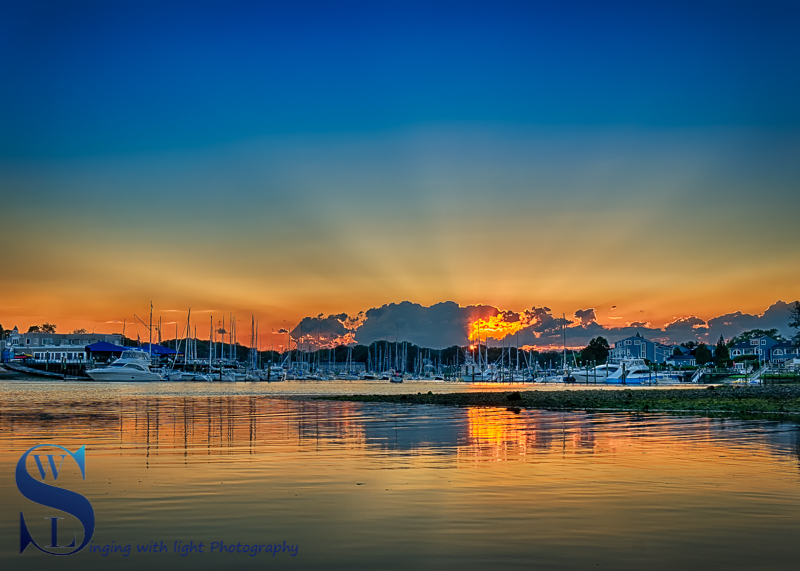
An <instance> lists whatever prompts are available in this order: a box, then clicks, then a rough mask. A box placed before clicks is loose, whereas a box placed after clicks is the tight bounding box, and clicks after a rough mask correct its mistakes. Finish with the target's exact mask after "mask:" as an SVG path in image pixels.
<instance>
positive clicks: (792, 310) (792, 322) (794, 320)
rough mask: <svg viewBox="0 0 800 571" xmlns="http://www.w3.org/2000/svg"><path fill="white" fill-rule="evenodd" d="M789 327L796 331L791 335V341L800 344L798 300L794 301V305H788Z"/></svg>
mask: <svg viewBox="0 0 800 571" xmlns="http://www.w3.org/2000/svg"><path fill="white" fill-rule="evenodd" d="M789 327H791V328H792V329H794V330H795V331H796V333H795V334H794V335H793V336H792V342H793V343H794V344H795V345H800V301H795V302H794V305H792V306H791V307H789Z"/></svg>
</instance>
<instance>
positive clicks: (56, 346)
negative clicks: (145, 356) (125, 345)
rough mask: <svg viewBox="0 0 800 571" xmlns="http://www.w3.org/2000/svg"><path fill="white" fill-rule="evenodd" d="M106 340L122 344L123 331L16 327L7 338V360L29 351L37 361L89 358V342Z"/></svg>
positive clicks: (66, 360)
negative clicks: (51, 330) (30, 330)
mask: <svg viewBox="0 0 800 571" xmlns="http://www.w3.org/2000/svg"><path fill="white" fill-rule="evenodd" d="M100 341H105V342H106V343H112V344H114V345H122V335H120V334H118V333H115V334H105V333H20V332H19V329H17V328H16V327H14V329H13V330H12V331H11V334H10V335H9V336H8V339H7V340H6V352H5V353H4V357H3V358H4V360H10V359H13V358H14V357H18V356H22V355H30V357H31V358H32V359H33V360H34V361H38V362H43V363H46V362H60V363H63V362H66V363H82V362H86V360H87V354H86V346H87V345H91V344H93V343H98V342H100Z"/></svg>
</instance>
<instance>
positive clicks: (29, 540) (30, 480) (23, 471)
mask: <svg viewBox="0 0 800 571" xmlns="http://www.w3.org/2000/svg"><path fill="white" fill-rule="evenodd" d="M37 448H58V449H60V450H63V451H64V452H66V453H67V454H69V455H70V457H71V458H72V459H73V460H75V462H76V463H77V464H78V467H79V468H80V469H81V475H82V476H83V479H84V480H86V446H81V447H80V448H79V449H78V450H77V451H76V452H74V453H73V452H70V451H69V450H67V449H66V448H64V447H63V446H57V445H55V444H39V445H38V446H34V447H33V448H31V449H29V450H28V451H27V452H25V454H23V455H22V457H21V458H20V459H19V462H17V470H16V474H15V475H16V480H17V488H18V489H19V491H20V493H21V494H22V495H23V496H25V497H26V498H27V499H29V500H31V501H32V502H36V503H37V504H41V505H43V506H46V507H49V508H53V509H56V510H61V511H63V512H66V513H68V514H69V515H71V516H74V517H76V518H77V519H78V521H80V522H81V525H82V526H83V542H82V543H81V544H80V545H79V546H78V547H75V539H73V540H72V543H71V544H69V545H59V544H58V520H59V519H62V518H60V517H50V518H46V519H49V520H50V522H51V544H50V545H48V546H46V547H75V549H73V550H72V551H69V552H67V553H54V552H52V551H48V550H47V549H45V548H43V547H42V546H40V545H39V544H37V543H36V542H35V541H34V540H33V537H31V534H30V532H29V531H28V526H27V525H26V524H25V516H23V515H22V512H19V526H20V530H19V534H20V545H19V552H20V553H22V552H23V551H25V548H26V547H28V545H30V544H33V545H34V547H36V549H38V550H39V551H42V552H43V553H48V554H50V555H72V554H73V553H77V552H78V551H80V550H81V549H83V548H84V547H86V546H87V545H88V544H89V541H91V539H92V536H93V535H94V509H93V508H92V504H91V502H89V500H87V499H86V498H85V497H84V496H82V495H81V494H78V493H77V492H73V491H71V490H67V489H65V488H59V487H57V486H51V485H50V484H45V483H44V480H45V477H46V476H47V469H46V466H47V465H48V464H49V466H50V469H51V471H52V473H53V480H56V479H58V474H59V470H60V469H61V467H62V466H63V464H64V459H65V458H66V455H59V456H60V458H61V464H60V465H59V466H58V467H57V466H56V460H55V458H54V455H47V463H46V464H43V463H42V461H41V455H37V454H34V456H33V458H34V460H35V461H36V466H37V468H38V469H39V474H40V475H41V476H42V481H41V482H40V481H39V480H37V479H36V478H34V477H33V476H31V475H30V474H29V473H28V467H27V460H28V456H29V455H30V453H31V452H33V451H34V450H36V449H37Z"/></svg>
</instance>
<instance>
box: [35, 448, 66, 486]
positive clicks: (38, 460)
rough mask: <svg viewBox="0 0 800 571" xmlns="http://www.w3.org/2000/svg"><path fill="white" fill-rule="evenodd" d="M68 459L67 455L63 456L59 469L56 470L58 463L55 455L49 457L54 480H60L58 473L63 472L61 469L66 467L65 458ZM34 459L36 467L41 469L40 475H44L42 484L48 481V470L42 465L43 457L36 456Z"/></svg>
mask: <svg viewBox="0 0 800 571" xmlns="http://www.w3.org/2000/svg"><path fill="white" fill-rule="evenodd" d="M66 457H67V456H66V455H61V464H59V465H58V468H56V461H55V459H54V458H53V454H48V455H47V459H48V460H49V462H50V470H52V472H53V479H54V480H58V473H59V472H61V467H62V466H64V458H66ZM33 459H34V460H36V465H37V466H38V467H39V474H41V475H42V482H44V481H45V480H46V479H47V469H46V468H45V467H44V466H43V465H42V460H41V455H39V454H34V455H33Z"/></svg>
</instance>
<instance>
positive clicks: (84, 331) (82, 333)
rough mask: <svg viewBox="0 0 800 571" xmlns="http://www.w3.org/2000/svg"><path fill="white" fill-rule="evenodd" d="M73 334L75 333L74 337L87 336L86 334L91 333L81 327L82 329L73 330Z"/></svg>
mask: <svg viewBox="0 0 800 571" xmlns="http://www.w3.org/2000/svg"><path fill="white" fill-rule="evenodd" d="M72 333H73V335H85V334H86V333H89V332H88V331H86V330H85V329H84V328H82V327H81V328H80V329H73V330H72Z"/></svg>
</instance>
